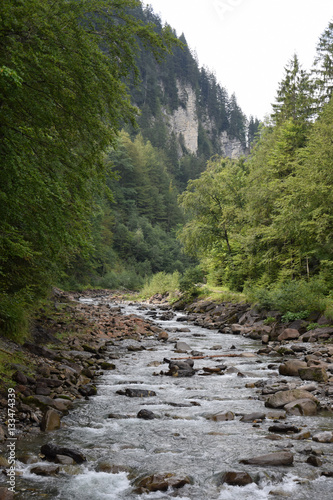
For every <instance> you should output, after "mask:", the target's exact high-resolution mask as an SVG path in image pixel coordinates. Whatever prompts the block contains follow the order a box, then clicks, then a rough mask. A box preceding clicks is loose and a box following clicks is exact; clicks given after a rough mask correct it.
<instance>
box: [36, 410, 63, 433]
mask: <svg viewBox="0 0 333 500" xmlns="http://www.w3.org/2000/svg"><path fill="white" fill-rule="evenodd" d="M40 428H41V430H42V431H44V432H48V431H54V430H56V429H60V415H59V413H58V412H57V411H56V410H53V409H52V408H50V409H49V410H47V411H46V412H45V413H44V415H43V418H42V421H41V424H40Z"/></svg>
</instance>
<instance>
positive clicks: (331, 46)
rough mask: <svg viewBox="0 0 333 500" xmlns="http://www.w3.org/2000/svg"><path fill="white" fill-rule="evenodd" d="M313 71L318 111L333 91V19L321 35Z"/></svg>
mask: <svg viewBox="0 0 333 500" xmlns="http://www.w3.org/2000/svg"><path fill="white" fill-rule="evenodd" d="M316 52H317V53H316V57H315V60H314V66H313V73H314V77H315V95H316V101H317V111H320V109H322V107H323V105H324V104H325V103H327V102H329V100H330V98H331V96H332V91H333V22H332V21H331V22H330V23H329V25H328V27H327V28H326V30H325V31H324V32H323V34H322V35H321V36H320V38H319V41H318V44H317V49H316Z"/></svg>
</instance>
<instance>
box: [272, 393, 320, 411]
mask: <svg viewBox="0 0 333 500" xmlns="http://www.w3.org/2000/svg"><path fill="white" fill-rule="evenodd" d="M297 399H311V400H312V401H317V399H316V398H315V397H314V396H313V394H311V392H307V391H302V390H300V389H291V390H286V391H278V392H276V393H275V394H273V395H272V396H270V397H269V398H268V400H267V401H266V403H265V406H267V407H268V408H282V407H283V406H285V405H286V404H288V403H291V402H293V401H296V400H297Z"/></svg>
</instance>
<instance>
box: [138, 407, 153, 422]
mask: <svg viewBox="0 0 333 500" xmlns="http://www.w3.org/2000/svg"><path fill="white" fill-rule="evenodd" d="M137 418H142V419H143V420H153V419H154V418H156V415H155V413H153V412H152V411H150V410H145V409H143V410H140V411H139V413H138V414H137Z"/></svg>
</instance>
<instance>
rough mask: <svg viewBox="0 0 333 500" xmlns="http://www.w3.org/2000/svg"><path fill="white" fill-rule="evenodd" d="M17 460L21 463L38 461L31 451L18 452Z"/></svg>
mask: <svg viewBox="0 0 333 500" xmlns="http://www.w3.org/2000/svg"><path fill="white" fill-rule="evenodd" d="M17 460H19V461H20V462H22V464H26V465H29V464H36V463H37V462H39V458H38V457H37V456H36V455H34V454H33V453H29V452H24V453H22V454H19V455H18V456H17ZM0 498H1V495H0Z"/></svg>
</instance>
